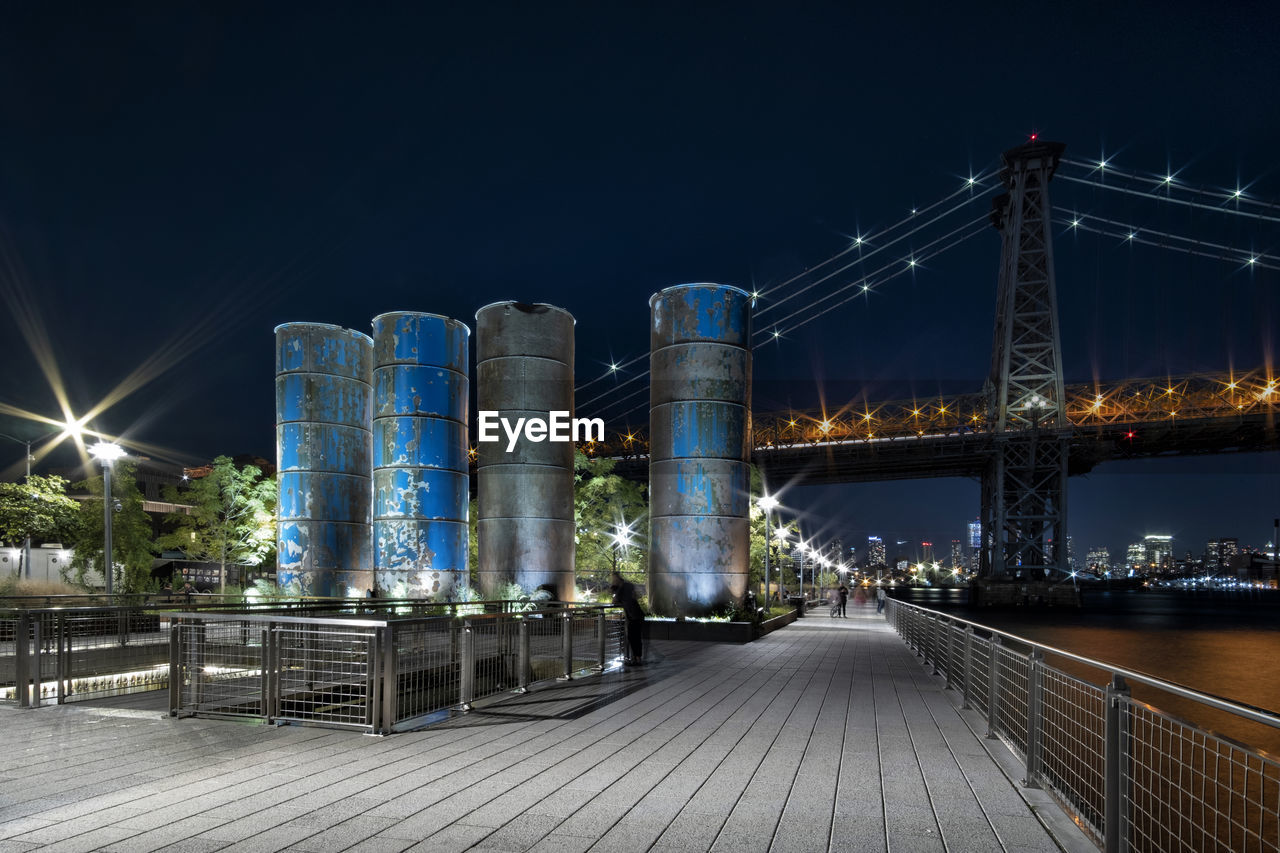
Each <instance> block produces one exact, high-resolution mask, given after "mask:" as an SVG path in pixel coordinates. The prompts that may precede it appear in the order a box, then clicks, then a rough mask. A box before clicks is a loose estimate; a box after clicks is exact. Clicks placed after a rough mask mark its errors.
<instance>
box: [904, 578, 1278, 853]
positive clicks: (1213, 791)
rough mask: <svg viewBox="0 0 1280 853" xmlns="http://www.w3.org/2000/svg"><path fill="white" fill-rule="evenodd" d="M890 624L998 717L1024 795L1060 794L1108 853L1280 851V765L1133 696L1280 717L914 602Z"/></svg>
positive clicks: (992, 726) (974, 703) (996, 725)
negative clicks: (1093, 676) (1094, 679)
mask: <svg viewBox="0 0 1280 853" xmlns="http://www.w3.org/2000/svg"><path fill="white" fill-rule="evenodd" d="M885 618H886V620H887V621H888V623H889V624H890V625H891V626H892V627H893V628H894V630H895V631H897V632H898V634H899V635H900V636H901V637H902V638H903V640H904V641H905V642H906V643H907V645H908V646H909V647H910V648H911V649H912V650H913V651H915V652H916V653H917V654H918V655H919V656H920V657H921V658H922V660H923V662H924V663H925V664H927V665H932V666H933V667H934V671H935V672H937V673H938V674H939V675H941V676H943V677H944V678H945V679H946V682H947V686H949V687H954V688H956V689H958V690H960V691H961V695H962V698H963V702H964V704H965V706H967V707H971V708H974V709H976V710H978V711H980V712H981V713H983V714H984V715H985V716H986V718H987V720H988V726H989V732H988V733H989V735H990V736H992V737H999V738H1000V739H1002V740H1004V741H1005V743H1006V744H1007V745H1008V746H1009V748H1010V749H1011V750H1012V751H1013V752H1014V753H1015V754H1016V755H1017V756H1019V758H1021V759H1022V761H1023V762H1024V763H1025V767H1026V774H1025V777H1024V784H1027V785H1034V786H1038V787H1042V788H1044V789H1046V790H1048V791H1049V792H1050V793H1051V794H1053V796H1054V797H1055V799H1056V800H1057V801H1058V802H1059V803H1060V804H1061V805H1062V806H1063V808H1064V809H1066V810H1067V811H1068V813H1070V814H1071V815H1072V816H1073V817H1074V818H1075V821H1076V823H1077V825H1078V826H1080V827H1081V829H1083V830H1084V831H1085V833H1086V835H1088V836H1089V837H1090V838H1091V839H1092V840H1093V841H1094V842H1095V843H1096V844H1097V845H1098V846H1099V847H1101V848H1103V849H1104V850H1107V851H1108V853H1110V851H1178V853H1200V851H1215V853H1216V851H1221V853H1228V851H1233V852H1234V851H1254V853H1280V761H1278V760H1277V758H1276V757H1274V756H1271V755H1268V754H1266V753H1264V752H1262V751H1260V750H1257V749H1253V748H1251V747H1248V746H1246V745H1244V744H1241V743H1238V742H1236V741H1234V740H1232V739H1230V738H1227V737H1224V736H1221V735H1218V734H1215V733H1213V732H1210V731H1207V730H1205V729H1203V728H1201V727H1199V726H1197V725H1195V724H1194V723H1191V722H1188V721H1186V720H1183V719H1180V718H1178V717H1175V716H1173V715H1172V714H1169V713H1167V712H1165V711H1162V710H1160V709H1158V708H1156V707H1154V706H1152V705H1149V704H1147V703H1144V702H1140V701H1138V700H1136V699H1134V698H1132V696H1131V695H1130V690H1129V682H1131V681H1132V682H1138V683H1141V684H1143V685H1146V686H1150V687H1153V688H1156V689H1157V690H1160V691H1163V692H1164V693H1167V694H1172V695H1173V696H1176V697H1178V699H1179V700H1180V701H1181V700H1187V701H1190V702H1191V703H1192V706H1193V707H1195V706H1197V705H1198V706H1200V707H1202V708H1205V709H1213V710H1214V711H1215V712H1225V713H1228V714H1232V715H1235V716H1238V717H1239V718H1241V719H1243V720H1248V721H1250V722H1252V723H1257V724H1260V725H1263V726H1269V727H1272V728H1280V717H1278V716H1276V715H1275V714H1272V713H1270V712H1267V711H1263V710H1260V709H1257V708H1251V707H1248V706H1244V705H1239V704H1236V703H1232V702H1230V701H1228V700H1224V699H1221V698H1219V697H1215V696H1209V695H1207V694H1203V693H1198V692H1196V691H1193V690H1189V689H1188V688H1185V687H1181V686H1180V685H1176V684H1171V683H1169V682H1164V681H1160V680H1159V679H1154V678H1151V677H1150V676H1145V675H1143V674H1141V673H1134V672H1130V671H1128V670H1124V669H1121V668H1118V667H1113V666H1110V665H1108V664H1105V663H1103V662H1100V661H1095V660H1090V659H1088V658H1084V657H1081V656H1079V655H1074V654H1071V653H1069V652H1065V651H1062V650H1059V649H1053V648H1051V647H1048V646H1043V645H1041V644H1037V643H1033V642H1031V641H1028V640H1023V639H1021V638H1018V637H1014V636H1012V635H1009V634H1005V633H1003V632H1001V631H998V630H996V629H993V628H988V627H986V626H983V625H979V624H978V623H974V622H969V621H967V620H964V619H958V618H956V617H953V616H949V615H947V614H944V613H938V612H936V611H929V610H925V609H924V608H920V607H917V606H915V605H911V604H906V603H904V602H901V601H892V600H891V601H889V602H888V607H887V609H886V615H885ZM1045 655H1051V656H1057V657H1059V658H1062V659H1064V660H1065V661H1069V662H1072V663H1076V664H1083V665H1084V666H1086V667H1090V668H1092V669H1094V670H1097V671H1098V672H1100V673H1101V674H1102V675H1103V676H1104V680H1105V681H1106V683H1105V684H1102V685H1099V684H1093V683H1091V682H1089V681H1088V680H1085V679H1082V678H1080V677H1077V676H1076V675H1073V674H1071V673H1068V672H1065V671H1063V670H1062V669H1060V668H1057V667H1054V666H1049V665H1047V664H1045V662H1044V656H1045Z"/></svg>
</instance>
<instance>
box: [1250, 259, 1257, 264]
mask: <svg viewBox="0 0 1280 853" xmlns="http://www.w3.org/2000/svg"><path fill="white" fill-rule="evenodd" d="M1257 262H1258V259H1257V258H1250V259H1249V264H1250V265H1253V264H1256V263H1257Z"/></svg>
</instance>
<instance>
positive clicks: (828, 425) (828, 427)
mask: <svg viewBox="0 0 1280 853" xmlns="http://www.w3.org/2000/svg"><path fill="white" fill-rule="evenodd" d="M819 427H820V428H821V429H822V431H823V432H831V421H823V422H822V423H821V424H819Z"/></svg>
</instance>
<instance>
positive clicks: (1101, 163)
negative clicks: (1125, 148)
mask: <svg viewBox="0 0 1280 853" xmlns="http://www.w3.org/2000/svg"><path fill="white" fill-rule="evenodd" d="M1098 168H1099V169H1105V168H1107V161H1106V160H1099V161H1098Z"/></svg>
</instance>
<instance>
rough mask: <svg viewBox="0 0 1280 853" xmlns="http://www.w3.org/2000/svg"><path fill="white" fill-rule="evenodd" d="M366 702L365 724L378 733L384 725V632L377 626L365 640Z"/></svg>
mask: <svg viewBox="0 0 1280 853" xmlns="http://www.w3.org/2000/svg"><path fill="white" fill-rule="evenodd" d="M364 702H365V714H364V718H365V725H367V726H368V727H369V731H370V732H372V733H373V734H377V733H378V732H379V731H380V730H381V726H382V632H381V631H380V630H379V629H377V628H374V629H373V630H372V631H370V632H369V638H368V640H367V641H366V642H365V658H364Z"/></svg>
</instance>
